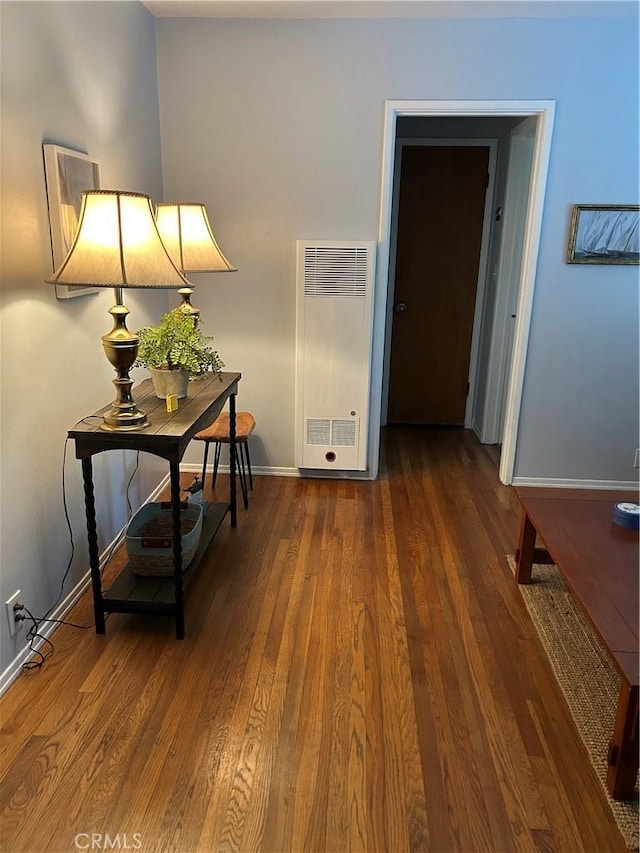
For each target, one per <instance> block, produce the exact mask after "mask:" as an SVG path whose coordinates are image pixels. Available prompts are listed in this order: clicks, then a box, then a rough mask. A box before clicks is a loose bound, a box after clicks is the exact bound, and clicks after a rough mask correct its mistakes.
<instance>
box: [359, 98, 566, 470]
mask: <svg viewBox="0 0 640 853" xmlns="http://www.w3.org/2000/svg"><path fill="white" fill-rule="evenodd" d="M554 112H555V102H554V101H387V102H386V104H385V118H384V147H383V156H382V192H381V204H380V229H379V243H378V257H377V272H376V295H375V306H374V340H373V352H372V375H371V408H370V419H369V454H368V472H369V477H371V478H375V477H377V475H378V470H379V453H380V424H381V415H382V404H383V376H384V362H385V336H386V328H387V298H388V287H389V270H390V246H391V211H392V198H393V175H394V160H395V150H396V139H395V137H396V123H397V120H398V118H400V117H402V116H424V117H433V116H439V117H447V118H452V117H465V116H474V117H484V118H492V117H505V116H509V117H521V118H523V119H524V118H526V117H527V116H532V117H534V118H535V121H536V133H535V142H534V150H533V158H532V172H531V181H530V192H529V198H528V204H527V211H526V218H525V227H524V236H523V248H522V265H521V270H520V276H519V285H518V311H517V319H516V321H515V328H514V335H513V350H512V357H511V367H510V371H509V377H508V383H507V390H506V400H507V402H506V412H505V423H504V430H503V444H502V452H501V456H500V480H501V481H502V482H503V483H507V484H508V483H511V481H512V478H513V471H514V466H515V456H516V444H517V434H518V421H519V417H520V405H521V400H522V391H523V386H524V374H525V365H526V353H527V344H528V338H529V326H530V321H531V311H532V305H533V294H534V288H535V273H536V265H537V255H538V246H539V241H540V230H541V222H542V211H543V205H544V193H545V187H546V179H547V173H548V167H549V157H550V150H551V134H552V129H553V118H554Z"/></svg>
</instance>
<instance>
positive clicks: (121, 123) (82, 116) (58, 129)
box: [0, 2, 167, 670]
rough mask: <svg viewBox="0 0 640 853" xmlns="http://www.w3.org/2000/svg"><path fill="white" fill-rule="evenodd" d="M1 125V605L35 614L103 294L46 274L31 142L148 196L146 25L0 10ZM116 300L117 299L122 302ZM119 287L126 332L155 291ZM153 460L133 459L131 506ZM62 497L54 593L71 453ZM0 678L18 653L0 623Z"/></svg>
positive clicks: (49, 10) (95, 383) (143, 15)
mask: <svg viewBox="0 0 640 853" xmlns="http://www.w3.org/2000/svg"><path fill="white" fill-rule="evenodd" d="M0 18H1V20H0V24H1V45H0V47H1V62H2V66H1V87H2V88H1V98H2V100H1V110H2V112H1V119H2V140H1V142H2V150H1V158H2V159H1V176H2V199H1V202H2V208H1V212H2V261H1V309H0V312H1V313H0V317H1V322H2V359H1V361H2V385H1V393H2V400H1V402H2V435H1V441H2V444H1V448H2V451H1V457H0V464H1V488H2V501H1V506H2V542H1V548H2V550H1V560H0V601H1V602H2V604H3V605H4V601H5V600H6V599H7V598H8V597H9V596H10V595H11V594H12V593H13V592H14V591H15V590H16V589H20V590H21V591H22V599H23V601H24V603H25V604H26V606H27V607H28V608H29V609H30V610H31V612H32V613H34V614H36V615H43V614H44V613H45V611H47V610H48V608H49V607H51V606H52V605H53V604H54V602H55V601H56V599H57V597H58V594H59V592H60V586H61V581H62V577H63V574H64V572H65V569H66V566H67V563H68V561H69V557H70V553H71V549H70V540H69V533H68V531H67V526H66V522H65V517H64V512H63V503H62V482H61V474H62V459H63V448H64V442H65V437H66V433H67V429H69V428H70V427H71V426H73V425H74V424H75V423H76V422H77V421H78V420H79V419H80V418H82V417H84V416H85V415H89V414H91V413H92V412H93V411H95V410H96V409H97V408H98V407H100V406H102V405H104V404H105V403H106V402H108V401H109V399H112V398H113V387H112V385H111V380H112V379H113V377H114V373H113V370H112V368H111V367H110V365H109V364H108V362H107V360H106V358H105V355H104V352H103V350H102V346H101V341H100V336H101V335H103V334H105V333H106V332H108V331H109V329H110V327H111V318H110V317H109V315H108V313H107V312H108V309H109V307H110V306H111V305H112V304H113V292H112V291H105V292H101V293H99V294H98V295H92V296H83V297H81V298H77V299H70V300H66V301H58V300H56V296H55V289H54V288H53V287H52V286H51V285H48V284H45V283H44V279H45V278H46V277H47V276H49V275H50V274H51V272H52V265H51V264H52V261H51V246H50V238H49V222H48V214H47V198H46V191H45V179H44V170H43V160H42V143H43V142H54V143H57V144H59V145H63V146H66V147H72V148H75V149H82V150H84V151H85V152H88V153H89V154H91V155H92V156H93V157H95V158H97V159H98V160H99V161H100V165H101V168H102V186H103V187H104V188H117V189H127V190H133V191H138V192H146V193H149V194H151V195H153V196H154V197H155V198H159V197H160V194H161V190H162V172H161V161H160V135H159V117H158V97H157V79H156V59H155V32H154V28H155V23H154V19H153V18H152V17H151V15H150V14H149V13H148V12H147V11H146V10H145V9H144V7H142V6H141V5H140V4H139V3H128V2H121V3H100V2H95V3H94V2H91V3H77V2H72V3H64V2H55V3H48V2H45V3H22V2H18V3H10V2H3V3H1V4H0ZM129 293H130V294H131V296H129ZM129 293H128V294H127V300H126V301H127V304H128V305H129V307H130V309H131V317H130V324H129V325H130V327H131V328H137V327H138V325H143V324H145V323H147V322H150V321H152V320H153V321H155V320H157V319H158V318H159V316H160V315H161V313H162V312H163V311H164V310H166V306H167V296H166V294H165V293H164V292H163V293H161V294H153V295H147V294H141V293H140V292H135V293H133V292H131V291H129ZM134 463H135V459H134V456H133V454H129V453H124V452H123V453H113V454H102V455H100V456H99V457H96V463H95V474H96V477H95V479H96V499H97V505H98V525H99V531H100V547H101V550H102V549H104V548H105V547H106V545H107V544H108V543H109V542H110V541H111V540H112V539H113V537H114V536H115V535H116V534H117V532H118V531H119V530H120V529H121V528H122V526H123V525H124V523H125V521H126V505H125V501H124V499H123V496H124V493H125V489H126V484H127V481H128V479H129V476H130V475H131V473H132V472H133V469H134ZM165 468H166V466H165V465H163V464H162V463H161V462H160V461H159V460H158V461H155V460H154V458H153V457H146V458H144V459H143V458H142V457H141V466H140V471H139V472H138V474H136V477H135V479H134V481H133V484H132V488H131V499H132V502H133V505H134V506H137V505H138V504H139V503H140V501H141V500H142V499H144V498H146V497H147V495H148V494H149V493H150V491H151V490H152V489H153V488H154V487H155V486H156V485H157V483H158V482H159V480H160V478H161V476H162V474H163V473H164V471H165ZM66 480H67V484H66V485H67V500H68V506H69V514H70V520H71V525H72V528H73V534H74V538H75V542H76V552H75V559H74V560H73V564H72V566H71V571H70V576H69V578H68V582H67V584H66V585H65V594H66V593H68V592H69V590H70V589H71V588H72V587H73V586H74V585H75V584H76V583H77V582H78V581H79V580H80V579H81V578H82V576H83V575H84V574H85V572H86V571H87V569H88V560H87V547H86V534H85V520H84V503H83V496H82V494H83V493H82V480H81V473H80V463H79V462H78V461H77V460H76V459H75V457H74V448H73V445H72V444H70V445H69V448H68V451H67V463H66ZM0 623H1V625H0V646H1V651H2V658H1V665H0V670H4V669H5V667H7V665H8V664H9V662H10V661H11V660H12V659H13V658H14V657H15V655H16V654H17V652H19V651H20V649H21V648H22V647H23V645H24V635H25V633H26V631H24V630H23V631H22V632H21V634H20V635H19V638H18V641H17V642H16V641H14V640H11V639H10V638H9V634H8V629H7V625H6V619H5V614H4V606H3V607H2V614H1V618H0Z"/></svg>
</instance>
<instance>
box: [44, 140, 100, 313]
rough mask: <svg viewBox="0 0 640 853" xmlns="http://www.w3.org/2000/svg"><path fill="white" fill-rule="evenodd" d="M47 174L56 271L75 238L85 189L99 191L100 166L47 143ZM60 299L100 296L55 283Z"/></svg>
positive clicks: (94, 290)
mask: <svg viewBox="0 0 640 853" xmlns="http://www.w3.org/2000/svg"><path fill="white" fill-rule="evenodd" d="M42 151H43V157H44V172H45V181H46V187H47V204H48V207H49V229H50V232H51V258H52V262H53V270H54V271H55V270H57V269H58V267H59V266H60V264H61V263H62V262H63V261H64V259H65V258H66V256H67V253H68V251H69V249H70V248H71V243H72V241H73V237H74V235H75V231H76V227H77V224H78V219H79V217H80V207H81V205H82V191H83V190H97V189H100V164H99V163H98V161H97V160H94V159H93V158H92V157H89V155H88V154H83V153H82V152H81V151H74V150H73V149H72V148H63V147H61V146H60V145H49V144H44V145H43V146H42ZM55 288H56V296H57V298H58V299H72V298H73V297H76V296H86V295H88V294H90V293H97V292H98V288H96V287H83V286H80V285H79V286H76V285H67V284H56V285H55Z"/></svg>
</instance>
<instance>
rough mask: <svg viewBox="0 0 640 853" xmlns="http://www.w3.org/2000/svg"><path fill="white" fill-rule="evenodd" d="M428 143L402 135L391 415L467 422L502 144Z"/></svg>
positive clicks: (401, 419)
mask: <svg viewBox="0 0 640 853" xmlns="http://www.w3.org/2000/svg"><path fill="white" fill-rule="evenodd" d="M424 143H426V144H424ZM424 143H423V142H421V141H419V140H400V139H399V140H398V145H397V163H396V179H395V181H394V188H395V191H394V194H395V195H397V199H394V223H393V226H392V228H393V232H394V238H393V242H394V246H393V247H392V253H393V255H394V259H393V262H392V264H391V265H390V276H389V278H390V281H389V290H390V297H391V302H392V304H393V310H392V311H391V324H392V329H391V342H390V347H389V349H390V356H389V358H390V364H389V371H388V375H389V381H388V411H387V418H386V420H387V422H388V423H405V424H423V425H426V424H428V425H447V426H451V425H455V426H464V425H465V424H466V423H467V421H468V418H469V416H470V412H471V408H472V406H471V402H472V401H471V400H469V397H470V396H472V395H470V391H471V387H472V382H471V376H470V372H471V373H473V372H474V370H471V371H470V368H475V366H476V363H477V343H478V337H479V336H478V325H479V320H480V316H481V309H482V295H483V290H484V279H485V276H484V270H485V267H486V254H487V244H488V237H489V231H490V225H489V222H490V218H491V217H490V213H491V200H492V197H493V183H494V175H495V158H496V143H495V141H494V140H484V141H483V140H462V139H460V140H430V141H427V140H425V141H424ZM394 248H395V252H393V249H394ZM392 269H393V271H394V273H395V274H392Z"/></svg>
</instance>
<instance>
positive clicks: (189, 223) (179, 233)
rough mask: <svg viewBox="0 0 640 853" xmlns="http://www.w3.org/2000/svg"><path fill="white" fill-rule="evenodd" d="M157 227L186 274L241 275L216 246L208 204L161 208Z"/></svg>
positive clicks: (182, 204)
mask: <svg viewBox="0 0 640 853" xmlns="http://www.w3.org/2000/svg"><path fill="white" fill-rule="evenodd" d="M156 223H157V225H158V231H159V232H160V236H161V237H162V242H163V243H164V245H165V246H166V248H167V251H168V252H169V254H170V256H171V260H172V261H173V263H174V264H175V265H176V266H177V267H178V269H180V270H182V272H185V273H186V272H237V270H236V268H235V267H234V266H233V264H231V263H230V262H229V261H228V260H227V259H226V258H225V256H224V255H223V254H222V252H221V251H220V247H219V246H218V244H217V243H216V238H215V237H214V236H213V232H212V230H211V225H210V224H209V218H208V216H207V211H206V208H205V206H204V204H201V203H200V202H181V203H179V204H172V203H169V202H167V203H162V204H158V206H157V207H156Z"/></svg>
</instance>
